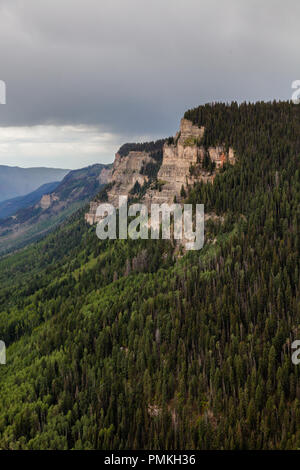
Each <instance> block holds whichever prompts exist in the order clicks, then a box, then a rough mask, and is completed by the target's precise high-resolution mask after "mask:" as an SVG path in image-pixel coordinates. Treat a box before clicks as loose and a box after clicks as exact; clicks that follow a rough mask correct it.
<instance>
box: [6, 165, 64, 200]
mask: <svg viewBox="0 0 300 470" xmlns="http://www.w3.org/2000/svg"><path fill="white" fill-rule="evenodd" d="M69 171H70V170H66V169H58V168H42V167H41V168H19V167H16V166H15V167H12V166H5V165H0V201H5V200H7V199H11V198H14V197H17V196H25V195H26V194H29V193H31V192H32V191H35V190H36V189H38V188H39V187H40V186H42V185H43V184H46V183H52V182H53V181H61V180H62V179H63V178H64V176H66V175H67V174H68V173H69Z"/></svg>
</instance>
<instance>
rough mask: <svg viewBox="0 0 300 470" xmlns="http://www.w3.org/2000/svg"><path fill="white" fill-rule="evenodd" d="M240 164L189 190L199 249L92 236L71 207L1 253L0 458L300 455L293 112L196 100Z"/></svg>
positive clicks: (193, 116)
mask: <svg viewBox="0 0 300 470" xmlns="http://www.w3.org/2000/svg"><path fill="white" fill-rule="evenodd" d="M186 119H188V120H190V121H191V122H192V123H193V124H194V125H197V126H199V127H202V126H203V127H204V128H205V132H204V135H203V137H202V139H203V141H202V144H203V146H205V148H209V147H210V146H212V147H216V146H221V145H224V146H225V149H226V148H227V149H228V148H229V147H232V148H233V149H234V154H235V156H236V163H235V165H224V166H223V167H222V168H221V169H220V170H219V171H218V172H217V173H216V174H215V177H214V180H213V182H212V181H211V182H205V181H204V180H199V181H198V182H196V183H195V185H193V186H190V187H189V188H187V190H188V194H187V202H191V203H192V202H201V203H203V202H204V203H205V206H206V208H207V210H208V211H215V212H216V214H217V215H219V216H222V217H224V223H223V224H220V223H219V222H218V221H214V220H211V221H210V222H209V223H208V224H207V226H206V242H205V245H204V248H203V249H202V250H201V251H199V252H189V253H187V254H186V255H184V256H183V257H181V258H177V257H174V256H173V254H174V247H173V246H172V244H171V243H169V242H164V241H154V240H153V241H150V240H149V241H147V240H136V241H133V240H115V241H99V240H98V239H97V237H96V235H95V228H94V227H90V226H88V225H87V224H86V223H85V222H84V210H81V211H79V212H78V213H77V214H74V215H73V216H72V217H71V218H70V219H69V220H68V221H67V222H65V223H64V224H62V225H61V226H60V227H58V228H57V229H56V230H55V231H54V232H53V233H51V234H50V235H49V236H48V237H46V238H45V239H44V240H42V241H40V242H39V243H36V244H33V245H31V246H30V247H28V248H27V249H26V250H22V251H20V252H19V253H16V254H14V255H12V256H8V257H5V258H2V259H1V260H0V338H1V339H3V340H4V341H5V342H6V344H7V347H8V348H7V365H6V366H1V368H0V384H1V387H0V447H1V448H2V449H109V450H110V449H112V450H113V449H168V450H171V449H297V448H299V447H300V389H299V386H298V384H299V379H300V368H299V366H295V365H294V364H293V363H292V361H291V355H292V352H293V351H292V348H291V344H292V342H293V341H294V340H296V339H299V337H300V330H299V324H300V303H299V298H300V279H299V273H300V256H299V255H300V245H299V223H300V211H299V207H300V162H299V154H300V139H299V135H300V109H299V106H295V105H293V104H291V103H272V104H264V103H257V104H253V105H241V106H238V105H236V104H235V103H233V104H232V105H231V106H226V105H221V104H216V105H214V106H201V107H199V108H196V109H195V110H191V111H189V112H187V114H186Z"/></svg>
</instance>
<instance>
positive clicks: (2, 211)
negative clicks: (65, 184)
mask: <svg viewBox="0 0 300 470" xmlns="http://www.w3.org/2000/svg"><path fill="white" fill-rule="evenodd" d="M58 185H59V181H57V182H53V183H46V184H43V185H42V186H40V187H39V188H38V189H36V190H35V191H33V192H32V193H29V194H26V195H25V196H19V197H15V198H13V199H8V200H7V201H3V202H0V219H5V218H7V217H10V216H12V215H14V214H15V213H16V212H17V211H18V210H20V209H25V208H26V207H30V206H32V205H34V204H36V203H37V202H38V201H40V199H41V197H42V196H44V194H49V193H51V192H53V191H54V190H55V189H56V188H57V186H58Z"/></svg>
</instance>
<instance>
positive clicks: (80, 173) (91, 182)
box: [0, 164, 109, 253]
mask: <svg viewBox="0 0 300 470" xmlns="http://www.w3.org/2000/svg"><path fill="white" fill-rule="evenodd" d="M108 169H109V165H101V164H97V165H92V166H89V167H87V168H83V169H80V170H74V171H71V172H69V173H68V174H67V176H65V178H64V179H63V180H62V182H61V183H60V184H59V185H58V186H57V187H56V189H55V190H54V191H53V192H51V193H49V194H44V195H43V196H42V197H41V199H40V201H38V202H37V203H36V204H34V205H33V206H31V207H27V208H24V209H20V210H19V211H18V212H16V213H15V214H14V215H13V216H12V217H9V218H7V219H5V220H0V253H1V252H5V251H7V250H11V249H15V248H19V247H20V246H22V245H24V244H26V243H28V242H30V241H32V240H35V239H37V237H39V236H41V235H42V234H45V233H46V232H47V231H48V230H50V229H52V228H53V227H55V225H57V224H58V223H60V222H62V221H63V220H64V219H65V218H66V217H67V216H68V215H70V214H71V213H72V212H74V211H75V210H76V209H78V208H79V207H81V206H82V205H84V204H86V203H87V202H88V201H89V200H90V199H91V198H92V197H93V196H94V195H95V194H97V193H98V192H99V190H101V188H102V187H103V185H104V184H105V183H106V181H107V176H106V173H107V170H108Z"/></svg>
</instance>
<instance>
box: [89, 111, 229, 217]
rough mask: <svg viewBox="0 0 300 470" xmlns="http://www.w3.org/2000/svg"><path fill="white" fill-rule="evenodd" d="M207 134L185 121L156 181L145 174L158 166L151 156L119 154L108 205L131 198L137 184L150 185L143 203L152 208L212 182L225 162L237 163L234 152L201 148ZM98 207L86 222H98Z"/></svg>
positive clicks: (93, 206) (167, 149) (110, 176)
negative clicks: (201, 183)
mask: <svg viewBox="0 0 300 470" xmlns="http://www.w3.org/2000/svg"><path fill="white" fill-rule="evenodd" d="M204 132H205V129H204V127H198V126H195V125H193V123H192V122H191V121H189V120H187V119H182V120H181V122H180V130H179V132H177V134H176V136H175V137H174V139H173V142H172V143H167V142H166V143H165V144H164V147H163V158H162V163H161V166H160V168H159V171H158V174H157V177H156V178H154V179H151V178H150V177H149V176H148V175H147V174H145V172H144V171H143V169H144V168H145V166H146V165H147V164H148V163H154V164H155V163H156V161H155V160H154V159H153V158H152V156H151V153H148V152H136V151H131V152H129V154H128V155H127V156H121V155H120V154H119V153H117V154H116V156H115V161H114V164H113V168H112V170H111V172H110V173H108V174H107V181H108V182H109V183H110V188H109V189H108V191H107V198H108V202H109V203H111V204H113V205H115V206H116V207H117V206H118V202H119V196H124V195H128V194H129V193H130V191H131V190H132V189H133V187H134V185H135V184H136V182H138V183H139V185H140V186H143V185H144V184H145V183H148V185H149V187H148V188H147V190H146V193H145V194H144V196H143V198H142V201H143V202H144V203H146V204H147V205H149V206H150V204H152V203H157V204H162V203H164V202H166V203H172V202H173V201H174V198H176V200H178V201H180V200H181V199H182V198H181V195H180V194H181V189H182V187H184V188H185V189H186V188H187V187H188V186H189V185H193V184H194V183H195V182H198V181H205V182H208V181H213V180H214V178H215V176H216V173H217V171H218V170H219V169H220V168H221V167H222V166H223V165H224V163H225V162H229V163H231V164H234V163H235V156H234V152H233V149H231V148H230V149H229V151H228V152H226V150H225V148H224V146H222V145H219V146H217V147H210V148H209V149H207V150H205V148H204V147H203V145H201V141H202V139H203V135H204ZM208 157H209V158H208ZM207 158H208V161H209V162H212V163H213V164H214V165H212V167H211V168H208V167H206V166H205V165H204V163H205V159H206V160H207ZM97 206H98V203H97V202H95V201H94V202H92V203H91V206H90V211H89V212H88V213H87V214H86V218H85V219H86V221H87V222H88V223H89V224H93V223H96V222H97V217H96V209H97Z"/></svg>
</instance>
